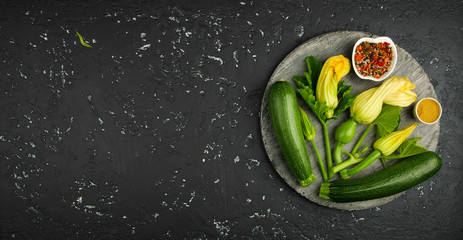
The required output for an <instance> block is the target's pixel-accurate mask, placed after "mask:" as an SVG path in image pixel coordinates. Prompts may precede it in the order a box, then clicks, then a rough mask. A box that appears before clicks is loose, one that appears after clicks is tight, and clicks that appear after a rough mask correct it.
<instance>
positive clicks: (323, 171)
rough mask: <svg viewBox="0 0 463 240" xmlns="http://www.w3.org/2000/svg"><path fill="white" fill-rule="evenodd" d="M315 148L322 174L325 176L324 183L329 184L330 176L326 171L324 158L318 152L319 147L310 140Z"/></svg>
mask: <svg viewBox="0 0 463 240" xmlns="http://www.w3.org/2000/svg"><path fill="white" fill-rule="evenodd" d="M310 142H311V143H312V146H313V150H314V151H315V155H316V156H317V159H318V165H319V166H320V171H321V172H322V176H323V182H328V176H327V175H326V169H325V164H323V160H322V157H321V156H320V152H319V151H318V148H317V146H316V145H315V142H314V140H313V139H312V140H310Z"/></svg>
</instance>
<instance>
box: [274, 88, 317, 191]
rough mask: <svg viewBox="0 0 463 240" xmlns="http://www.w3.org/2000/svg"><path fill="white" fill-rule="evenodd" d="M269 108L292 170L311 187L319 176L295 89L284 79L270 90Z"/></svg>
mask: <svg viewBox="0 0 463 240" xmlns="http://www.w3.org/2000/svg"><path fill="white" fill-rule="evenodd" d="M268 107H269V112H270V116H271V119H272V123H273V129H274V131H275V135H276V137H277V140H278V143H279V145H280V149H281V151H282V153H283V157H284V159H285V160H286V163H287V164H288V166H289V169H290V171H291V172H292V173H293V175H294V177H296V179H297V180H298V182H299V184H300V185H301V186H303V187H307V186H309V185H310V184H311V183H312V182H313V181H315V179H316V177H315V175H314V174H313V173H312V166H311V164H310V158H309V153H308V151H307V145H306V143H305V141H304V135H303V132H302V123H301V120H300V115H299V114H300V113H299V106H298V104H297V98H296V93H295V91H294V89H293V86H292V85H291V84H290V83H289V82H286V81H284V80H280V81H277V82H275V83H274V84H273V85H272V86H271V87H270V91H269V100H268Z"/></svg>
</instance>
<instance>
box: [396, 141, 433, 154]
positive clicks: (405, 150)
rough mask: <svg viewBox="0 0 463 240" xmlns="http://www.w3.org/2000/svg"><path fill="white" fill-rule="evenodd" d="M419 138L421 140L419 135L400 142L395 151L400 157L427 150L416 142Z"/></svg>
mask: <svg viewBox="0 0 463 240" xmlns="http://www.w3.org/2000/svg"><path fill="white" fill-rule="evenodd" d="M419 140H421V137H418V138H412V139H407V140H405V141H404V142H403V143H402V145H400V147H399V148H398V149H397V152H398V153H399V154H400V157H401V158H404V157H410V156H413V155H416V154H420V153H422V152H426V151H428V150H427V149H426V148H425V147H423V146H420V145H418V144H417V142H418V141H419Z"/></svg>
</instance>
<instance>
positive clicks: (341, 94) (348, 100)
mask: <svg viewBox="0 0 463 240" xmlns="http://www.w3.org/2000/svg"><path fill="white" fill-rule="evenodd" d="M351 91H352V86H349V85H345V82H344V80H341V81H339V83H338V101H339V103H338V106H337V107H336V108H335V109H334V114H333V116H339V115H341V113H342V112H344V111H345V110H346V109H348V108H349V107H350V106H352V103H353V102H354V98H355V95H353V94H350V92H351Z"/></svg>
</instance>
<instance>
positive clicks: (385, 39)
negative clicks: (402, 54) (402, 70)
mask: <svg viewBox="0 0 463 240" xmlns="http://www.w3.org/2000/svg"><path fill="white" fill-rule="evenodd" d="M366 41H367V42H370V43H380V42H387V43H389V44H390V46H391V48H392V61H391V66H390V68H389V70H388V71H387V72H386V73H384V74H383V76H381V77H380V78H374V77H372V76H362V75H361V74H360V73H359V72H358V71H357V68H356V67H355V49H357V46H358V45H359V44H360V43H362V42H366ZM396 64H397V48H396V46H395V44H394V42H393V41H392V39H390V38H388V37H378V38H369V37H364V38H360V39H359V40H358V41H357V42H356V43H355V45H354V49H353V50H352V67H353V68H354V71H355V73H356V74H357V76H358V77H359V78H361V79H367V80H372V81H377V82H380V81H383V80H385V79H386V78H388V77H389V75H391V73H392V72H393V71H394V68H395V65H396Z"/></svg>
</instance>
